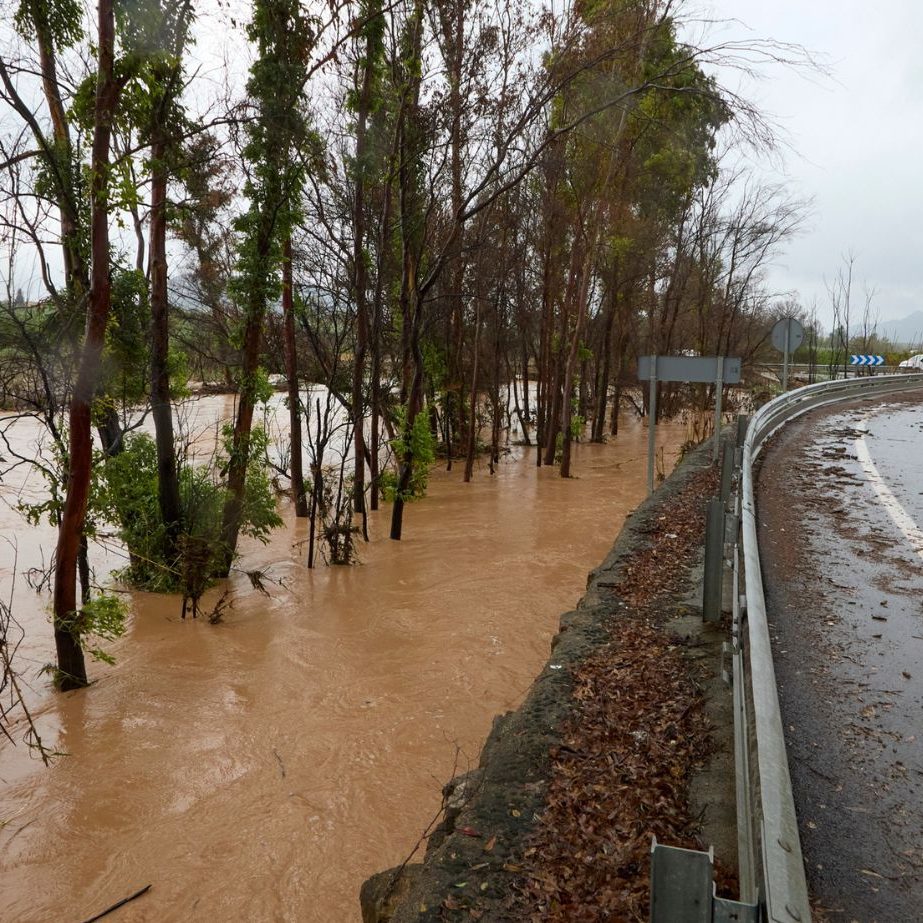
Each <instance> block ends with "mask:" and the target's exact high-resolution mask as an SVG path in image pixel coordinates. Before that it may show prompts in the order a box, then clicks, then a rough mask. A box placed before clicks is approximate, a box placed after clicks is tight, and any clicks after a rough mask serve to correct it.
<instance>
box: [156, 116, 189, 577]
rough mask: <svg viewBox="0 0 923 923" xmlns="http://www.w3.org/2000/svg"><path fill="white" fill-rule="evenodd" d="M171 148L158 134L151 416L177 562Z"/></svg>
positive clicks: (161, 496) (163, 509)
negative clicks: (172, 399) (169, 245)
mask: <svg viewBox="0 0 923 923" xmlns="http://www.w3.org/2000/svg"><path fill="white" fill-rule="evenodd" d="M165 154H166V144H165V142H164V139H163V137H162V135H161V134H160V132H159V131H158V130H157V129H155V137H154V139H153V140H152V143H151V231H150V234H151V240H150V270H151V415H152V417H153V419H154V435H155V441H156V444H157V499H158V503H159V505H160V516H161V519H162V520H163V524H164V530H165V533H164V535H165V537H164V558H165V560H166V561H167V563H168V564H171V563H172V562H173V561H174V560H175V558H176V542H177V539H178V537H179V533H180V530H181V528H182V510H181V507H180V496H179V479H178V474H177V466H176V448H175V444H174V441H173V409H172V406H171V404H170V374H169V368H168V359H169V352H170V328H169V307H168V298H167V165H166V163H165V162H164V157H165Z"/></svg>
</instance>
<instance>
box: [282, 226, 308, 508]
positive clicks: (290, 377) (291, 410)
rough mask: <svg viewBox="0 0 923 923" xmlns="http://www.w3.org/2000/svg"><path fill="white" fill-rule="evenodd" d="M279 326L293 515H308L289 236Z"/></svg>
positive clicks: (284, 247) (284, 248) (284, 251)
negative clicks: (284, 383) (283, 360)
mask: <svg viewBox="0 0 923 923" xmlns="http://www.w3.org/2000/svg"><path fill="white" fill-rule="evenodd" d="M282 324H283V328H284V341H285V377H286V380H287V383H288V419H289V433H290V440H291V446H292V459H291V469H292V502H293V503H294V504H295V515H296V516H298V517H300V518H304V517H305V516H307V515H308V498H307V496H306V495H305V490H304V470H303V467H302V466H303V462H302V451H301V395H300V393H299V389H298V351H297V349H296V347H295V299H294V294H293V292H292V233H291V231H289V232H288V233H287V234H286V235H285V241H284V242H283V244H282Z"/></svg>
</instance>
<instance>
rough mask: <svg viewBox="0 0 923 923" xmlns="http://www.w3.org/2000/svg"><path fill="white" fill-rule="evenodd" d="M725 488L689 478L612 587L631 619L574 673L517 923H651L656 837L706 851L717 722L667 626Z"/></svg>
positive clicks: (706, 476)
mask: <svg viewBox="0 0 923 923" xmlns="http://www.w3.org/2000/svg"><path fill="white" fill-rule="evenodd" d="M717 481H718V474H717V471H716V470H715V469H714V467H712V468H709V469H706V470H704V471H702V472H700V473H697V474H695V475H693V476H692V477H690V479H689V480H688V481H687V483H686V485H685V486H684V488H683V489H682V490H681V491H680V492H679V493H678V494H677V495H675V496H674V497H673V498H671V500H670V502H669V504H668V505H666V506H665V507H664V508H663V509H664V511H663V512H662V513H660V514H657V515H656V518H655V519H653V520H651V521H650V522H649V523H648V525H647V526H646V528H644V529H643V530H642V533H641V534H642V535H647V537H648V541H647V542H643V543H641V544H640V545H639V547H638V548H637V549H636V550H635V551H634V552H632V554H631V556H630V557H629V558H628V559H627V560H626V561H624V562H623V564H622V567H621V569H620V570H621V574H620V579H619V581H618V582H617V583H616V584H614V585H610V588H611V589H612V591H613V592H614V593H615V594H616V595H617V596H618V598H619V599H620V600H621V602H622V604H623V607H624V612H623V614H622V615H621V616H620V617H619V618H617V619H614V620H613V621H612V623H611V625H610V633H611V641H610V642H609V644H607V645H606V646H605V647H604V648H602V649H600V650H599V651H598V652H596V653H595V654H594V655H592V656H591V657H589V658H588V659H587V660H585V661H584V662H583V663H582V664H581V665H580V667H579V668H578V669H577V670H576V671H575V676H574V678H575V687H574V693H573V698H574V712H573V715H572V717H571V720H570V721H569V723H568V726H567V727H566V728H565V730H564V733H563V735H562V740H561V743H560V745H559V746H557V747H555V748H554V749H553V750H552V753H551V756H552V769H551V779H550V783H549V789H548V796H547V808H546V810H545V811H544V812H543V814H542V816H541V818H540V819H539V822H538V825H537V828H536V830H535V832H534V834H533V836H532V838H531V839H530V842H529V844H528V846H527V849H526V851H525V854H524V860H523V868H522V874H523V879H522V885H521V889H520V891H519V894H518V897H517V915H516V917H515V918H516V919H523V920H527V919H528V920H531V921H536V923H537V921H543V923H555V921H560V923H563V921H568V923H570V921H582V920H594V921H595V920H639V921H640V920H646V919H647V914H648V909H649V889H650V884H649V864H650V847H651V837H652V836H656V837H657V838H658V840H660V841H665V842H668V843H670V844H671V845H680V846H686V847H688V848H701V845H702V844H700V843H699V842H698V841H697V839H696V834H697V828H698V823H697V818H696V817H694V816H693V815H692V813H691V810H690V807H689V799H688V786H689V781H690V778H691V776H692V774H693V773H694V772H695V771H696V770H697V769H698V768H699V767H701V765H702V763H703V761H704V760H705V759H706V758H707V756H708V754H709V752H710V740H709V725H708V719H707V718H706V716H705V713H704V710H703V702H702V696H701V693H700V691H699V687H698V684H697V682H696V678H695V672H694V670H695V668H694V667H693V666H692V665H691V664H690V661H689V660H688V659H687V658H685V657H684V655H683V652H682V647H683V642H682V641H681V640H680V639H678V638H676V637H673V636H672V635H671V634H670V633H669V632H668V631H666V630H665V629H664V627H663V625H664V623H665V622H666V620H667V618H669V617H670V616H671V615H672V614H673V609H674V608H675V603H676V600H677V599H678V598H680V597H681V595H682V594H683V593H684V592H686V591H688V586H689V581H690V568H691V567H692V566H693V565H694V564H695V562H696V561H697V559H698V556H699V554H700V550H701V546H702V538H703V535H704V519H705V516H704V510H705V501H706V499H707V498H708V497H709V496H710V495H711V494H712V493H713V492H714V491H715V489H716V487H717Z"/></svg>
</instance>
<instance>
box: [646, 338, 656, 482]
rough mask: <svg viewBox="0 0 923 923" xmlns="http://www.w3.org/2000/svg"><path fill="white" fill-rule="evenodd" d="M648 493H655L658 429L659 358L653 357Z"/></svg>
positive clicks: (648, 428)
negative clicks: (655, 456) (655, 455)
mask: <svg viewBox="0 0 923 923" xmlns="http://www.w3.org/2000/svg"><path fill="white" fill-rule="evenodd" d="M647 412H648V419H647V492H648V493H649V494H652V493H653V492H654V451H655V437H656V429H657V357H656V356H651V374H650V396H649V398H648V401H647Z"/></svg>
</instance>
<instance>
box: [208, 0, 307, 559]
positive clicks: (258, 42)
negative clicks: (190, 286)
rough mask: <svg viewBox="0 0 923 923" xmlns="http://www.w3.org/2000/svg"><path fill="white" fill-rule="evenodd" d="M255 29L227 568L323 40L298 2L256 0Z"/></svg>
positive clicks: (237, 290) (238, 284) (237, 284)
mask: <svg viewBox="0 0 923 923" xmlns="http://www.w3.org/2000/svg"><path fill="white" fill-rule="evenodd" d="M247 35H248V37H249V39H250V40H251V42H253V43H254V45H255V46H256V59H255V61H254V62H253V65H252V66H251V68H250V78H249V80H248V82H247V92H248V96H249V99H250V103H251V106H252V112H251V114H250V117H249V119H248V120H247V121H246V123H245V127H244V132H245V135H246V144H245V146H244V148H243V160H244V168H245V174H246V180H245V184H244V192H245V194H246V195H247V197H248V199H249V205H248V207H247V209H246V211H245V212H244V213H243V214H242V215H241V216H240V217H239V218H238V220H237V222H236V227H237V230H238V232H239V234H240V241H239V247H238V260H237V274H236V277H235V278H234V280H233V285H232V288H233V293H234V296H235V298H236V299H237V301H238V303H239V305H240V308H241V312H242V315H243V316H242V329H241V331H240V334H239V345H240V348H241V373H240V383H239V393H238V404H237V415H236V418H235V421H234V428H233V433H232V435H231V444H230V460H229V464H228V499H227V503H226V504H225V508H224V516H223V530H222V532H223V535H222V538H223V542H224V563H223V567H222V570H223V572H224V573H225V574H227V573H228V572H229V570H230V567H231V562H232V560H233V556H234V554H235V551H236V548H237V538H238V534H239V531H240V524H241V517H242V515H243V501H244V491H245V486H246V483H245V482H246V475H247V466H248V463H249V460H250V431H251V427H252V424H253V411H254V407H255V405H256V402H257V400H258V398H259V397H260V395H261V394H262V393H265V381H264V379H263V378H262V376H261V374H260V365H259V363H260V345H261V340H262V335H263V321H264V318H265V316H266V311H267V308H268V306H269V304H270V302H271V301H272V300H274V299H275V298H276V297H277V294H278V292H279V280H278V275H279V269H280V267H281V265H282V241H283V240H284V239H285V237H286V236H287V235H288V233H289V229H290V228H291V225H292V222H293V220H294V216H295V210H296V208H297V202H298V196H299V192H300V189H301V186H302V183H303V180H304V171H305V166H304V164H305V160H304V158H300V157H293V156H292V153H293V151H294V150H295V149H296V148H298V147H299V146H302V147H303V144H304V142H305V141H306V140H307V138H308V137H309V129H308V126H307V122H306V118H305V105H306V99H305V83H306V80H307V76H308V68H309V58H310V54H311V51H312V49H313V47H314V44H315V32H314V26H313V24H312V22H311V21H310V19H309V17H308V16H307V15H306V13H305V12H304V10H303V8H302V6H301V4H300V3H298V2H297V0H256V2H254V4H253V18H252V19H251V21H250V23H249V25H248V26H247Z"/></svg>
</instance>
